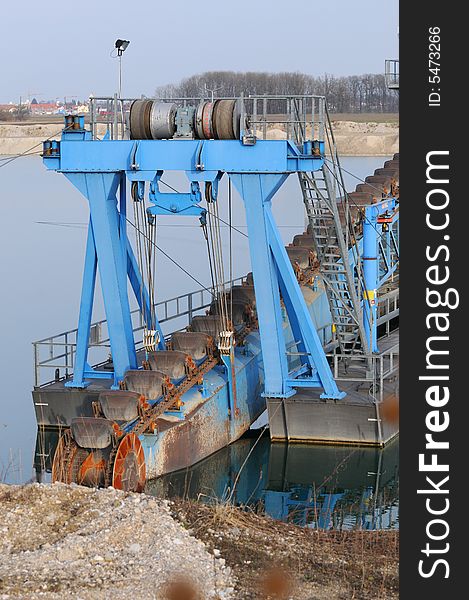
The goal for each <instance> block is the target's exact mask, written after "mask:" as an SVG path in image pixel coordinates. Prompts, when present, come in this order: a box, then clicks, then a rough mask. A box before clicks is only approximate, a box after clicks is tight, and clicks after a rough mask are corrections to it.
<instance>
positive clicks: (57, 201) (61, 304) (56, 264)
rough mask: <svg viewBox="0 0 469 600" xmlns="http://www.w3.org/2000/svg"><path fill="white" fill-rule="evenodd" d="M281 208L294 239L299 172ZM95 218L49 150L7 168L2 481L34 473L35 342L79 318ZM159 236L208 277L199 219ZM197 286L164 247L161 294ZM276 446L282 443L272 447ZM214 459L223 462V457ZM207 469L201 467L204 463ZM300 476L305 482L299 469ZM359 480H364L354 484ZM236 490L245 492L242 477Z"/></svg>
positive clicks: (236, 251)
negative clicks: (46, 159) (55, 169)
mask: <svg viewBox="0 0 469 600" xmlns="http://www.w3.org/2000/svg"><path fill="white" fill-rule="evenodd" d="M385 160H386V158H385V157H354V158H350V157H347V158H344V159H343V160H342V164H343V167H344V168H345V169H347V170H348V171H350V172H351V173H354V174H355V175H356V176H358V177H360V178H364V177H366V176H367V175H369V174H370V173H373V171H374V169H375V168H377V167H380V166H382V164H383V162H384V161H385ZM165 180H166V181H167V182H168V183H170V184H171V185H173V186H174V187H176V188H177V189H180V190H184V189H186V188H187V185H188V184H187V179H186V178H185V176H184V175H183V174H181V173H169V174H167V175H166V174H165ZM345 181H346V186H347V188H348V189H350V190H351V189H354V187H355V185H356V183H357V180H356V179H355V178H354V177H352V176H350V175H348V174H347V173H345ZM273 211H274V214H275V218H276V220H277V223H278V224H279V231H280V234H281V236H282V238H283V240H284V242H285V243H288V242H289V241H290V240H291V239H292V237H293V235H295V234H296V233H299V232H301V231H303V230H304V226H305V218H304V208H303V205H302V202H301V195H300V190H299V186H298V180H297V178H295V177H290V178H289V179H288V180H287V181H286V183H285V184H284V186H282V188H281V189H280V190H279V192H278V194H277V195H276V197H275V198H274V201H273ZM220 216H221V218H223V219H224V220H228V210H227V201H226V181H224V180H222V185H221V189H220ZM87 219H88V208H87V203H86V200H85V199H84V198H83V197H82V196H81V195H80V194H79V192H78V191H77V190H75V188H73V187H72V185H71V184H70V183H68V182H67V180H66V179H65V177H64V176H63V175H60V174H57V173H51V172H48V171H46V169H45V168H44V166H43V164H42V161H41V159H40V158H38V157H28V158H21V159H19V160H16V161H14V162H12V163H10V164H9V165H7V166H6V167H5V168H3V169H1V170H0V222H1V223H2V226H1V233H0V381H1V385H0V481H6V482H10V483H22V482H25V481H28V480H30V479H31V478H32V477H34V470H33V456H34V448H35V443H36V420H35V415H34V410H33V404H32V399H31V389H32V386H33V368H32V348H31V342H32V341H33V340H37V339H41V338H44V337H47V336H50V335H53V334H56V333H59V332H61V331H66V330H68V329H72V328H74V327H76V324H77V319H78V309H79V301H80V290H81V277H82V270H83V258H84V248H85V240H86V222H87ZM51 223H52V224H51ZM54 223H55V225H54ZM58 224H60V225H58ZM233 224H234V225H236V226H237V227H238V228H240V229H241V230H243V231H245V220H244V209H243V207H242V204H241V201H240V199H239V197H238V196H237V194H236V193H233ZM222 237H223V244H224V249H225V256H228V253H227V248H228V233H227V228H224V229H222ZM158 243H159V245H160V246H161V247H162V248H163V249H164V250H165V251H166V252H167V253H168V254H170V255H171V256H172V257H173V258H174V259H175V260H177V261H178V262H179V263H181V264H182V265H184V267H185V268H186V269H187V270H188V271H190V273H191V274H192V275H194V276H195V277H196V278H197V279H198V280H199V281H200V282H201V283H202V284H203V285H208V284H209V282H210V273H209V269H208V265H207V260H206V249H205V246H204V242H203V239H202V234H201V231H200V227H199V226H198V223H197V222H196V219H195V218H191V217H186V218H185V219H182V218H179V219H176V218H174V217H167V218H164V219H162V220H161V223H160V225H159V227H158ZM249 270H250V261H249V248H248V244H247V239H246V238H245V237H244V236H242V235H240V234H238V233H234V234H233V276H234V277H238V276H240V275H244V274H246V272H248V271H249ZM226 272H228V269H227V270H226ZM196 288H197V284H195V283H194V281H193V280H191V279H189V278H188V277H187V276H186V275H184V274H183V273H182V272H180V271H178V270H177V269H175V267H174V265H173V264H172V263H171V262H169V261H168V260H167V259H165V258H164V256H159V257H158V264H157V290H156V293H157V298H156V299H157V300H164V299H167V298H171V297H174V296H176V295H178V294H182V293H186V292H190V291H193V290H194V289H196ZM103 316H104V314H103V310H102V302H101V298H100V291H99V286H98V290H97V299H96V307H95V311H94V315H93V317H94V319H95V320H98V319H101V318H103ZM248 443H251V442H247V441H245V440H243V441H242V442H239V444H236V445H233V446H232V447H231V448H230V449H228V450H227V451H226V456H227V457H228V458H229V457H230V456H233V457H234V456H235V455H237V454H236V452H237V451H235V448H240V450H239V452H241V448H245V447H246V444H248ZM268 446H269V444H268V442H265V441H263V442H262V443H260V444H259V447H256V449H255V451H254V452H253V454H252V457H260V456H261V454H262V453H261V454H259V453H260V452H261V448H264V450H265V449H266V448H267V450H266V452H267V455H268V456H270V453H269V452H268V450H269V448H268ZM223 452H225V451H223ZM314 452H316V450H314ZM314 452H313V450H311V454H310V458H309V459H308V460H309V461H311V463H312V464H316V463H317V462H318V461H321V460H322V458H321V456H320V455H316V454H315V453H314ZM44 453H45V454H46V455H47V452H44ZM276 453H277V450H275V452H273V453H272V456H274V454H276ZM217 456H218V455H217ZM252 457H251V458H252ZM46 458H47V457H46ZM210 460H213V461H214V464H215V463H216V462H217V461H218V460H219V459H218V458H213V459H210ZM220 460H222V459H221V458H220ZM227 460H228V459H227ZM233 460H234V458H233ZM255 460H257V463H256V464H257V465H258V468H259V469H260V468H261V463H262V465H264V466H263V467H262V472H263V474H264V475H263V476H264V477H266V476H267V475H266V473H267V470H268V468H269V465H268V462H269V461H268V460H267V459H266V461H267V462H265V464H264V462H262V461H261V460H260V458H259V459H258V458H255ZM252 461H254V459H252ZM252 461H251V459H250V462H249V465H250V466H249V469H248V470H247V471H249V472H251V471H252V472H254V471H255V470H256V468H257V467H254V466H253V465H254V463H253V462H252ZM236 464H237V463H236ZM251 464H252V466H251ZM360 464H362V465H365V463H360ZM225 465H226V469H228V471H229V472H234V471H235V467H234V466H233V467H229V460H228V463H225ZM200 468H201V467H196V470H198V469H200ZM230 469H231V470H230ZM253 469H254V471H253ZM357 469H359V470H360V469H362V467H359V468H358V467H357ZM363 469H365V466H363ZM366 469H368V467H366ZM368 470H371V471H373V469H371V468H370V469H368ZM245 471H246V470H243V473H244V472H245ZM197 472H198V471H197ZM242 477H244V475H242ZM242 477H241V478H240V481H241V479H242ZM256 477H258V476H257V475H256ZM256 481H257V480H256ZM298 481H300V480H298ZM315 481H316V480H315ZM291 482H292V483H293V484H296V483H297V481H296V480H295V479H294V478H293V479H291ZM318 482H319V483H320V481H319V479H318V481H317V482H316V483H318ZM211 485H212V486H213V485H214V484H213V483H212V484H211ZM254 487H255V486H253V488H252V489H254ZM246 489H247V488H246ZM260 489H261V484H260V483H259V486H258V488H256V490H257V491H256V493H260ZM351 489H356V488H355V487H354V486H352V487H351ZM251 492H252V490H251V491H250V492H249V494H251ZM236 493H240V488H239V487H238V486H237V492H236ZM298 493H300V492H298ZM302 493H303V492H302V491H301V494H302ZM305 493H306V492H305ZM247 497H248V496H247ZM253 497H254V496H253ZM259 499H260V496H259ZM256 501H257V500H256ZM262 501H263V502H265V500H262ZM341 502H342V501H341Z"/></svg>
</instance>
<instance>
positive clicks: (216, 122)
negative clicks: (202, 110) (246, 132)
mask: <svg viewBox="0 0 469 600" xmlns="http://www.w3.org/2000/svg"><path fill="white" fill-rule="evenodd" d="M235 106H236V100H217V101H216V102H215V106H214V108H213V117H212V123H213V130H214V135H215V139H218V140H233V139H234V138H235V134H234V129H233V111H234V110H235Z"/></svg>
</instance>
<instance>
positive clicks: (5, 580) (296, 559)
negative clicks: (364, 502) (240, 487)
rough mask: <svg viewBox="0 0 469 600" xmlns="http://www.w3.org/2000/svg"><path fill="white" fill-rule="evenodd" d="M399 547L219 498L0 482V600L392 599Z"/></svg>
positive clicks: (374, 535)
mask: <svg viewBox="0 0 469 600" xmlns="http://www.w3.org/2000/svg"><path fill="white" fill-rule="evenodd" d="M398 545H399V533H398V532H397V531H362V530H357V531H317V530H311V529H307V528H303V527H298V526H296V525H294V524H289V523H281V522H278V521H274V520H272V519H270V518H266V517H264V516H261V515H257V514H255V513H253V512H252V511H245V510H242V509H241V508H237V507H235V506H233V505H232V504H229V503H223V502H215V503H214V504H213V505H205V504H201V503H199V502H193V501H184V500H174V501H171V502H168V501H165V500H160V499H156V498H153V497H151V496H147V495H145V494H128V493H124V492H119V491H117V490H114V489H112V488H109V489H102V490H94V489H90V488H85V487H80V486H76V485H71V486H67V485H64V484H54V485H39V484H33V485H26V486H6V485H0V600H10V599H12V600H13V599H18V598H21V599H23V598H24V599H28V600H29V599H31V600H37V599H40V598H41V599H53V600H56V599H59V598H64V599H68V598H74V599H77V600H79V599H81V600H88V599H90V600H94V599H96V600H108V599H109V600H114V599H124V598H125V599H126V600H128V599H135V600H143V599H145V600H146V599H156V600H163V599H164V600H225V599H226V600H231V599H236V600H238V599H239V600H241V599H242V600H261V599H262V600H268V599H270V600H351V599H354V600H378V599H379V600H394V599H396V600H397V599H398V597H399V595H398ZM183 575H185V576H188V577H189V582H188V583H189V587H190V590H191V591H189V588H188V587H187V586H184V585H181V586H180V588H179V590H178V591H177V590H176V589H175V585H174V584H175V582H181V581H183Z"/></svg>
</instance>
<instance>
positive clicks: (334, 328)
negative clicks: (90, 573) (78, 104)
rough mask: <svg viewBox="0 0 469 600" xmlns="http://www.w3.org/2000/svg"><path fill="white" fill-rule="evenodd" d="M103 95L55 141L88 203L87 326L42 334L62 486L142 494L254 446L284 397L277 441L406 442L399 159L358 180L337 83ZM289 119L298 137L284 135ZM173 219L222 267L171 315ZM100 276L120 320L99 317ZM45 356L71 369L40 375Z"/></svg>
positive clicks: (62, 169) (38, 360) (38, 398)
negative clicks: (168, 274)
mask: <svg viewBox="0 0 469 600" xmlns="http://www.w3.org/2000/svg"><path fill="white" fill-rule="evenodd" d="M90 107H91V108H90V119H89V126H85V119H84V116H82V115H67V116H66V117H65V126H64V129H63V132H62V136H61V139H60V140H59V141H49V140H48V141H46V142H44V148H43V161H44V164H45V166H46V167H47V168H48V169H50V170H54V171H56V172H58V173H61V174H62V175H63V176H65V177H66V178H67V179H68V180H69V181H70V183H71V184H72V185H74V186H75V187H76V188H77V189H78V190H79V191H80V192H81V193H82V194H83V196H85V198H86V199H87V200H88V203H89V215H90V216H89V226H88V237H87V243H86V252H85V264H84V272H83V286H82V294H81V302H80V312H79V318H78V327H77V329H76V330H74V331H70V332H67V333H64V334H61V335H59V336H53V337H51V338H47V340H41V341H39V342H35V344H34V348H35V369H36V386H35V389H34V391H33V401H34V405H35V409H36V415H37V421H38V425H39V427H40V428H42V429H43V430H48V431H51V430H54V431H55V432H56V433H58V434H59V440H58V443H57V447H56V449H55V453H54V458H53V463H52V478H53V480H54V481H63V482H67V483H70V482H76V483H79V484H84V485H89V486H109V485H112V486H114V487H115V488H119V489H124V490H134V491H141V490H142V489H143V488H144V485H145V482H146V480H147V479H150V478H154V477H157V476H159V475H162V474H164V473H168V472H171V471H176V470H178V469H181V468H184V467H187V466H189V465H192V464H195V463H197V462H198V461H200V460H202V459H204V458H206V457H207V456H209V455H210V454H212V453H214V452H216V451H217V450H219V449H220V448H222V447H224V446H226V445H228V444H230V443H231V442H233V441H235V440H237V439H238V438H239V437H240V436H242V435H243V433H245V432H246V430H247V429H249V428H250V426H251V425H252V424H253V423H254V421H256V420H257V419H258V417H259V416H260V415H261V414H262V413H263V412H264V411H265V410H266V408H267V411H268V419H269V429H270V435H271V438H272V439H273V440H274V441H275V440H282V441H289V442H295V441H299V442H320V443H325V442H326V443H344V444H368V445H377V446H382V445H384V444H386V443H387V441H389V440H390V439H391V438H392V437H394V436H395V435H396V433H397V427H398V426H397V419H396V406H397V398H398V392H397V381H398V380H397V368H398V354H399V349H398V337H397V336H398V329H397V324H398V314H399V308H398V298H399V290H398V266H399V234H398V225H399V156H398V155H395V156H394V158H393V159H392V160H389V161H386V163H385V164H384V166H383V168H382V169H377V170H376V171H375V174H374V175H372V176H370V177H368V178H366V180H365V181H364V182H363V183H360V184H358V185H357V189H356V190H355V191H354V192H352V193H350V194H349V193H347V192H346V190H345V186H344V182H343V177H342V171H341V168H340V162H339V158H338V155H337V152H336V147H335V141H334V136H333V131H332V128H331V123H330V120H329V116H328V113H327V107H326V102H325V98H324V97H321V96H312V95H304V96H274V97H273V96H249V97H240V98H221V99H215V100H212V101H209V100H206V99H190V98H189V99H188V98H185V99H175V100H156V99H136V100H135V99H122V98H118V97H117V96H114V97H108V98H92V99H91V103H90ZM274 127H275V129H276V131H277V132H278V130H279V128H281V130H282V131H284V132H285V135H284V136H283V137H284V139H270V138H271V132H272V130H273V128H274ZM277 137H278V135H277ZM167 171H183V172H184V173H185V174H186V176H187V180H188V189H187V191H185V192H178V191H175V190H172V191H171V192H168V191H166V190H167V189H168V186H165V187H162V186H164V179H163V177H164V173H165V172H167ZM291 176H294V177H298V178H299V181H300V184H301V188H300V189H301V192H302V193H301V195H299V198H298V199H295V198H291V199H289V201H290V202H295V201H297V200H298V201H300V202H304V205H305V209H306V217H307V227H306V230H305V232H304V233H303V234H301V235H297V236H295V237H294V239H293V240H292V243H291V244H289V245H288V246H287V247H285V246H284V243H283V242H282V240H281V237H280V235H279V231H278V227H277V224H276V222H275V219H274V216H273V213H272V203H273V202H275V201H276V198H275V194H276V192H277V191H278V190H279V189H280V187H281V186H282V185H283V184H284V182H285V181H286V179H287V178H288V177H291ZM224 177H225V178H227V179H228V180H229V190H230V193H231V186H233V187H234V188H235V189H236V191H237V192H238V193H239V195H240V196H241V198H242V201H243V204H244V207H245V214H246V224H247V236H248V240H249V250H250V257H251V266H252V272H251V273H249V274H247V275H246V276H245V277H242V278H239V279H238V280H236V281H226V277H225V271H226V257H225V256H223V247H222V239H221V231H220V224H221V219H220V217H219V209H218V207H219V204H220V202H225V201H226V198H223V197H222V195H221V194H219V184H220V181H221V180H222V178H224ZM167 215H171V216H172V217H175V216H177V217H181V218H183V217H186V218H187V217H189V218H192V219H196V220H198V223H199V225H200V229H201V232H202V235H201V242H202V243H203V244H204V245H205V246H206V253H205V251H204V253H202V251H201V256H208V260H207V263H208V264H207V268H208V269H209V271H210V277H211V285H210V286H207V288H205V289H204V290H202V293H201V292H200V290H199V291H198V292H197V291H196V292H194V293H193V294H187V295H185V296H184V298H182V297H181V298H179V299H176V300H177V302H176V308H175V310H173V311H172V312H171V311H169V312H168V306H169V304H168V303H169V301H166V302H159V303H155V289H157V290H158V295H159V296H160V297H162V296H164V290H161V288H159V287H158V286H159V285H160V283H159V280H158V274H157V273H156V272H155V254H156V251H157V236H156V231H157V221H158V220H160V219H162V220H164V218H165V216H167ZM130 228H132V230H133V232H135V242H133V243H131V239H130V236H129V229H130ZM98 276H99V279H100V286H101V291H102V297H103V301H104V309H105V314H106V320H105V321H102V322H100V323H92V322H91V319H92V310H93V302H94V296H95V286H96V281H97V277H98ZM129 290H131V291H129ZM130 293H132V294H133V295H134V297H135V301H136V304H137V305H138V309H137V310H136V311H131V308H130V307H131V300H130V298H129V294H130ZM204 293H205V298H207V297H208V299H205V300H204V296H203V294H204ZM197 298H200V300H197ZM183 300H184V302H183ZM183 321H185V322H183ZM103 348H104V349H106V351H109V355H108V356H106V357H105V358H104V359H102V360H100V361H93V358H92V357H93V356H94V355H95V352H96V350H97V349H98V350H99V349H103ZM44 351H45V352H44ZM46 368H53V369H55V373H54V374H55V378H54V380H52V381H46V382H42V381H41V377H40V374H41V373H42V371H43V370H44V369H46Z"/></svg>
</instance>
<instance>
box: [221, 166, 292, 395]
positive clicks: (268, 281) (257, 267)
mask: <svg viewBox="0 0 469 600" xmlns="http://www.w3.org/2000/svg"><path fill="white" fill-rule="evenodd" d="M287 176H288V175H287V174H278V175H260V174H246V175H245V174H230V178H231V179H232V181H233V183H234V184H235V186H236V188H237V190H238V192H239V193H240V195H241V198H242V199H243V202H244V206H245V210H246V223H247V228H248V236H249V251H250V255H251V266H252V274H253V278H254V286H255V290H256V307H257V315H258V319H259V332H260V339H261V348H262V360H263V363H264V395H265V396H267V397H270V398H273V397H283V398H285V397H288V396H290V395H292V394H294V390H293V389H292V388H290V387H288V386H287V385H286V380H287V378H288V365H287V359H286V354H285V339H284V333H283V321H282V313H281V310H280V292H279V285H278V279H277V269H276V266H275V263H274V260H273V257H272V252H271V250H270V245H269V234H268V229H267V227H268V225H267V222H266V217H265V204H266V203H268V202H269V201H270V200H271V198H272V196H273V195H274V194H275V192H276V191H277V190H278V189H279V188H280V186H281V185H282V184H283V183H284V181H285V180H286V178H287Z"/></svg>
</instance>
